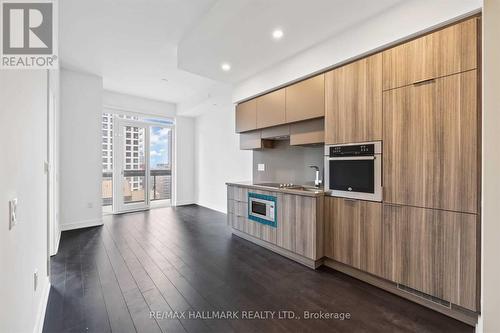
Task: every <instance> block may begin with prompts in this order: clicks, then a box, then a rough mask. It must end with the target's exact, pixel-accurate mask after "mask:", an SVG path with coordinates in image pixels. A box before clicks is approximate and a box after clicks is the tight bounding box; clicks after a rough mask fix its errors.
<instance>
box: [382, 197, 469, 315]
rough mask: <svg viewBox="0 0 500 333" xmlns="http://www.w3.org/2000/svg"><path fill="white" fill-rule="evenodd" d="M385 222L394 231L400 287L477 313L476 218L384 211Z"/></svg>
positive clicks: (395, 277)
mask: <svg viewBox="0 0 500 333" xmlns="http://www.w3.org/2000/svg"><path fill="white" fill-rule="evenodd" d="M383 218H384V224H386V225H392V226H393V228H394V253H395V257H394V260H393V265H394V267H393V272H394V274H393V280H394V281H396V282H398V283H401V284H403V285H406V286H408V287H410V288H413V289H416V290H419V291H421V292H423V293H426V294H429V295H433V296H436V297H438V298H440V299H443V300H446V301H449V302H451V303H454V304H457V305H460V306H462V307H465V308H467V309H470V310H473V311H474V310H476V309H477V295H476V293H477V289H476V287H477V280H476V279H477V274H476V271H477V264H478V261H477V245H478V244H477V233H478V224H477V223H478V222H477V216H476V215H474V214H464V213H456V212H448V211H443V210H435V209H424V208H417V207H408V206H395V205H384V212H383Z"/></svg>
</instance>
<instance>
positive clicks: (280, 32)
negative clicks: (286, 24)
mask: <svg viewBox="0 0 500 333" xmlns="http://www.w3.org/2000/svg"><path fill="white" fill-rule="evenodd" d="M282 37H283V30H281V29H276V30H274V31H273V38H274V39H276V40H278V39H281V38H282Z"/></svg>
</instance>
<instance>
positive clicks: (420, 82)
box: [413, 79, 436, 86]
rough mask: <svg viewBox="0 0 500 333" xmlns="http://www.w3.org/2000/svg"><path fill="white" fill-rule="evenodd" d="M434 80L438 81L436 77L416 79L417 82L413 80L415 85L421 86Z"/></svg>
mask: <svg viewBox="0 0 500 333" xmlns="http://www.w3.org/2000/svg"><path fill="white" fill-rule="evenodd" d="M434 82H436V80H435V79H425V80H420V81H415V82H413V85H414V86H419V85H422V84H428V83H434Z"/></svg>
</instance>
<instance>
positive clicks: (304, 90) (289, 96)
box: [285, 74, 325, 123]
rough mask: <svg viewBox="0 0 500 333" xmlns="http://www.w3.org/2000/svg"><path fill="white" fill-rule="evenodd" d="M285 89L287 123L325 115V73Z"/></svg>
mask: <svg viewBox="0 0 500 333" xmlns="http://www.w3.org/2000/svg"><path fill="white" fill-rule="evenodd" d="M285 89H286V122H287V123H293V122H296V121H301V120H307V119H313V118H319V117H324V116H325V76H324V74H321V75H317V76H314V77H312V78H310V79H307V80H304V81H301V82H298V83H295V84H292V85H291V86H288V87H286V88H285Z"/></svg>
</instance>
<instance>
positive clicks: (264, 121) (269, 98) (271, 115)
mask: <svg viewBox="0 0 500 333" xmlns="http://www.w3.org/2000/svg"><path fill="white" fill-rule="evenodd" d="M256 103H257V128H265V127H271V126H276V125H281V124H284V123H285V122H286V116H285V89H280V90H276V91H273V92H271V93H269V94H266V95H263V96H260V97H257V98H256Z"/></svg>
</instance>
